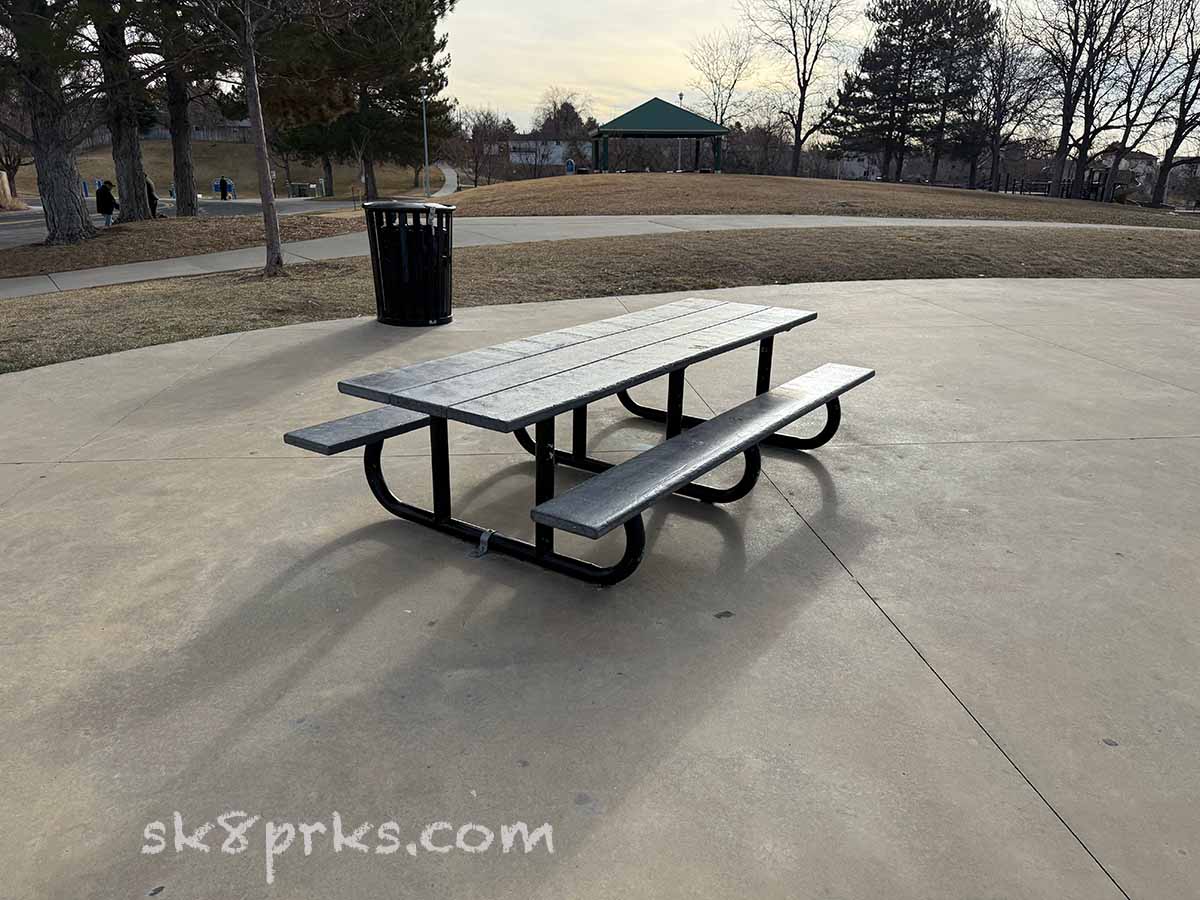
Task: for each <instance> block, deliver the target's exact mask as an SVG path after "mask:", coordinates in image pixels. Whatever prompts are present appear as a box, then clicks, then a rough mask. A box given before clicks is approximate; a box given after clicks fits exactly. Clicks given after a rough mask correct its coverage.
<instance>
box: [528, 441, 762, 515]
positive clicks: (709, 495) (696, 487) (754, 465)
mask: <svg viewBox="0 0 1200 900" xmlns="http://www.w3.org/2000/svg"><path fill="white" fill-rule="evenodd" d="M513 434H514V435H515V436H516V438H517V443H518V444H520V445H521V446H522V447H525V449H526V450H528V451H529V452H530V453H531V454H532V453H534V451H536V450H537V445H536V444H534V442H533V440H532V438H530V437H529V432H527V431H526V430H525V429H524V428H518V429H517V430H516V431H514V432H513ZM527 441H528V446H526V442H527ZM744 455H745V457H746V468H745V470H744V471H743V472H742V477H741V479H740V480H739V481H738V483H737V484H735V485H733V486H732V487H727V488H714V487H707V486H706V485H703V484H686V485H684V486H683V487H681V488H678V489H677V490H676V491H675V493H676V494H678V495H679V496H681V497H691V498H692V499H693V500H701V501H703V502H705V503H732V502H734V501H735V500H741V499H742V498H743V497H745V496H746V495H747V494H748V493H750V491H751V490H753V488H754V485H755V484H756V483H757V482H758V475H759V472H760V471H762V454H761V453H759V450H758V447H750V448H748V449H746V450H745V451H744ZM554 464H555V465H557V466H570V467H571V468H572V469H581V470H582V471H584V472H593V473H596V474H599V473H600V472H604V471H606V470H608V469H611V468H612V467H613V466H614V465H615V463H610V462H607V461H606V460H603V459H596V458H595V457H592V456H584V457H578V456H576V455H575V454H574V453H570V452H568V451H566V450H558V449H556V450H555V451H554Z"/></svg>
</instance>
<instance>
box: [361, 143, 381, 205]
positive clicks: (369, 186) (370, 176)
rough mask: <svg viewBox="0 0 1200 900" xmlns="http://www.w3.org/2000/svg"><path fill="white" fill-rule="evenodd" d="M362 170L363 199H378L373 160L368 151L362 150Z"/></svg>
mask: <svg viewBox="0 0 1200 900" xmlns="http://www.w3.org/2000/svg"><path fill="white" fill-rule="evenodd" d="M362 170H363V179H364V181H363V199H364V200H378V199H379V185H378V183H377V182H376V181H375V160H374V159H372V158H371V153H370V151H367V150H364V151H363V157H362Z"/></svg>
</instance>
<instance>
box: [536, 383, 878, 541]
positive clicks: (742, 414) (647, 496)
mask: <svg viewBox="0 0 1200 900" xmlns="http://www.w3.org/2000/svg"><path fill="white" fill-rule="evenodd" d="M874 374H875V372H874V370H873V369H863V368H859V367H858V366H845V365H840V364H837V363H826V364H825V365H823V366H820V367H818V368H816V369H813V370H812V371H811V372H808V373H806V374H804V375H801V376H800V377H799V378H795V379H793V380H791V381H789V382H787V383H786V384H782V385H780V386H779V387H777V388H773V389H772V390H771V391H769V392H768V393H765V394H760V395H759V396H757V397H755V398H754V399H752V400H748V401H747V402H745V403H743V404H742V405H741V406H738V407H735V408H734V409H731V410H729V411H728V412H725V413H721V414H720V415H718V416H715V417H713V418H712V419H709V420H708V421H706V422H703V423H701V424H699V425H696V426H694V427H692V428H689V429H687V430H686V431H684V432H682V433H681V434H678V435H676V436H675V437H673V438H671V439H670V440H668V441H664V442H663V443H661V444H659V445H657V446H655V447H652V448H650V449H649V450H647V451H645V452H644V453H642V454H640V455H639V456H635V457H634V458H633V459H630V460H627V461H626V462H623V463H621V464H619V465H617V466H614V467H613V468H611V469H608V470H607V471H605V472H602V473H601V474H599V475H596V476H595V477H593V478H590V479H588V480H587V481H585V482H584V483H583V484H580V485H578V486H576V487H574V488H572V489H570V490H569V491H566V492H565V493H563V494H560V495H559V496H557V497H555V498H553V499H551V500H548V501H546V502H545V503H542V504H541V505H539V506H537V507H535V508H534V509H533V511H532V512H531V516H532V518H533V520H534V522H537V523H538V524H540V525H549V526H550V527H552V528H557V529H559V530H561V531H569V532H571V533H573V534H578V535H582V536H583V537H586V538H592V539H595V538H600V537H603V536H604V535H605V534H607V533H608V532H610V531H612V530H613V529H614V528H616V527H617V526H619V525H622V524H624V523H625V522H627V521H628V520H630V519H632V518H633V517H634V516H636V515H638V514H639V513H640V512H642V511H643V510H645V509H647V508H648V507H650V506H652V505H653V504H654V503H655V502H656V501H657V500H659V499H660V498H662V497H665V496H666V495H667V494H670V493H672V492H674V491H676V490H678V489H679V488H681V487H683V486H684V485H687V484H691V483H692V482H693V481H695V480H696V479H697V478H699V477H700V476H702V475H704V474H706V473H708V472H710V471H712V470H713V469H715V468H716V467H717V466H719V465H721V463H723V462H725V461H727V460H729V459H732V458H733V457H735V456H737V455H738V454H739V453H742V452H743V451H745V450H747V449H749V448H750V447H754V446H757V445H758V444H759V443H761V442H762V441H763V439H764V438H766V437H768V436H769V435H772V434H774V433H775V432H777V431H779V430H780V429H781V428H784V427H786V426H788V425H790V424H791V423H792V422H794V421H796V420H797V419H799V418H800V417H801V416H803V415H805V414H807V413H810V412H812V411H813V410H815V409H816V408H817V407H819V406H824V405H825V404H827V403H829V402H831V401H833V400H836V399H837V398H838V397H839V396H840V395H841V394H844V393H845V392H846V391H848V390H850V389H851V388H853V387H856V386H857V385H860V384H862V383H863V382H864V381H866V380H868V379H869V378H871V377H872V376H873V375H874Z"/></svg>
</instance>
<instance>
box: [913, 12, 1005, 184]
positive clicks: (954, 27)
mask: <svg viewBox="0 0 1200 900" xmlns="http://www.w3.org/2000/svg"><path fill="white" fill-rule="evenodd" d="M996 18H997V13H996V12H995V11H994V10H993V9H992V8H991V2H990V0H933V3H932V29H931V33H930V39H931V42H932V43H931V47H930V51H931V61H932V76H933V84H932V85H931V94H932V97H933V104H934V108H933V110H932V111H931V112H932V117H931V121H930V126H929V129H928V130H927V131H926V133H925V135H924V136H923V143H924V145H925V147H926V149H927V150H928V151H929V154H930V156H931V163H930V167H929V180H930V181H931V182H934V181H937V175H938V166H939V164H940V162H941V159H942V153H943V152H944V151H945V150H946V149H947V146H946V145H947V139H948V138H950V137H952V136H955V135H957V136H958V137H959V138H962V137H963V136H964V134H963V133H964V131H970V129H969V128H967V127H966V123H965V122H964V118H965V117H967V115H968V113H969V110H970V107H971V104H972V101H974V100H975V98H977V97H978V95H979V92H980V80H981V76H982V72H983V64H984V54H985V53H986V52H987V48H988V42H989V41H990V40H991V36H992V34H993V32H994V31H995V28H996Z"/></svg>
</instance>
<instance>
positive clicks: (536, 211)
mask: <svg viewBox="0 0 1200 900" xmlns="http://www.w3.org/2000/svg"><path fill="white" fill-rule="evenodd" d="M453 202H454V204H455V205H456V206H457V207H458V210H459V213H458V214H459V215H461V216H580V215H672V214H722V213H736V214H755V213H780V214H793V215H839V216H903V217H914V218H920V219H1006V220H1023V221H1030V222H1080V223H1084V222H1092V223H1102V224H1113V225H1160V226H1166V227H1172V228H1200V220H1198V219H1197V217H1195V216H1192V217H1190V218H1189V217H1186V216H1175V215H1171V214H1170V213H1168V212H1166V211H1163V210H1155V209H1141V208H1138V207H1127V206H1121V205H1118V204H1113V203H1092V202H1090V201H1087V200H1048V199H1046V198H1042V197H1023V196H1018V195H1009V194H990V193H987V192H986V191H965V190H958V189H955V188H932V187H924V186H922V185H916V184H882V183H878V182H869V181H831V180H828V179H822V178H779V177H772V176H766V175H719V176H718V175H694V174H685V175H671V174H630V175H587V176H578V175H575V176H568V175H563V176H559V177H557V178H541V179H537V180H534V181H515V182H506V183H504V184H493V185H488V186H486V187H478V188H471V189H469V190H465V191H461V192H459V193H458V194H456V195H455V196H454V201H453Z"/></svg>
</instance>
